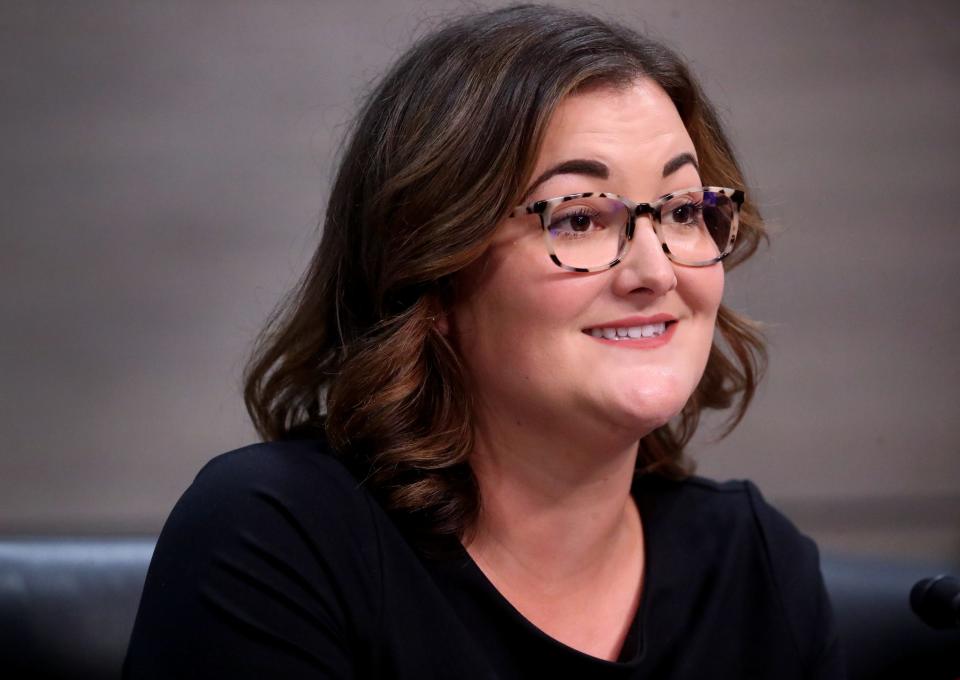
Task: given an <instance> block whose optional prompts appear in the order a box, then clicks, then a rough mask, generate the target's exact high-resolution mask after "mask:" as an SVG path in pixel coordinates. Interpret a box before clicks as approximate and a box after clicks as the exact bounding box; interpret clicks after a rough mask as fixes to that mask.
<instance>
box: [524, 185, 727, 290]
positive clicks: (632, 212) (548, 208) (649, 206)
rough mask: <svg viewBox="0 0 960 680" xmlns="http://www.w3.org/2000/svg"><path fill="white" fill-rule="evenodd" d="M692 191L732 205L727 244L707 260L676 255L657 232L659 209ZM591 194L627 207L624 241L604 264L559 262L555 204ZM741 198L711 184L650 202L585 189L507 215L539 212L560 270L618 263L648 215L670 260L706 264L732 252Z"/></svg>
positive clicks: (602, 268) (593, 269)
mask: <svg viewBox="0 0 960 680" xmlns="http://www.w3.org/2000/svg"><path fill="white" fill-rule="evenodd" d="M694 192H711V193H715V194H719V195H721V196H726V197H728V198H729V199H730V201H731V202H732V203H733V205H734V206H735V208H734V212H733V218H732V219H731V221H730V235H729V237H728V238H727V244H726V247H725V248H724V249H723V250H722V251H721V252H720V254H719V255H717V256H716V257H713V258H710V259H709V260H687V259H685V258H683V257H679V256H677V255H675V254H674V253H671V252H670V248H669V247H668V246H667V243H666V240H665V239H664V237H663V234H661V233H660V208H661V207H663V205H665V204H666V203H667V202H668V201H670V200H672V199H673V198H674V197H676V196H680V195H682V194H687V193H694ZM591 196H596V197H597V198H610V199H613V200H616V201H620V202H621V203H622V204H623V205H624V206H625V207H626V208H627V214H628V215H629V219H628V220H627V223H626V224H625V225H624V229H625V236H626V238H625V239H624V240H623V245H622V246H621V248H620V252H619V253H618V254H617V256H616V257H615V258H614V259H613V260H611V261H610V262H608V263H607V264H604V265H599V266H596V267H572V266H570V265H566V264H564V263H563V262H561V261H560V258H559V257H557V254H556V252H555V251H554V248H553V239H552V238H551V237H550V218H551V216H552V215H553V211H554V209H556V208H557V206H559V205H562V204H563V203H566V202H568V201H575V200H577V199H579V198H589V197H591ZM743 200H744V194H743V191H742V190H741V189H731V188H729V187H712V186H704V187H690V188H689V189H680V190H678V191H674V192H671V193H669V194H664V195H663V196H661V197H660V198H658V199H657V200H656V201H654V202H653V203H636V202H634V201H631V200H630V199H629V198H624V197H623V196H620V195H618V194H613V193H610V192H609V191H602V192H596V191H587V192H584V193H581V194H567V195H565V196H557V197H556V198H547V199H543V200H540V201H534V202H533V203H529V204H527V205H518V206H517V207H516V208H514V209H513V210H512V211H511V212H510V217H511V218H514V217H523V216H525V215H539V216H540V226H541V227H542V228H543V238H544V242H545V243H546V244H547V252H548V253H550V259H551V260H553V263H554V264H555V265H557V266H558V267H560V268H561V269H565V270H567V271H570V272H584V273H586V272H602V271H606V270H607V269H610V268H612V267H616V266H617V265H618V264H620V262H621V261H623V258H624V257H626V255H627V253H628V252H629V250H630V243H631V242H632V241H633V234H634V230H635V229H636V224H637V218H638V217H642V216H643V215H650V218H651V221H652V222H653V228H654V231H655V232H656V234H657V238H658V239H659V240H660V246H661V247H662V248H663V252H664V254H666V256H667V257H668V258H669V259H670V261H671V262H676V263H677V264H681V265H684V266H687V267H707V266H709V265H712V264H716V263H717V262H720V261H721V260H723V259H724V258H725V257H727V256H728V255H729V254H730V253H732V252H733V245H734V243H735V242H736V240H737V228H738V226H739V224H740V207H741V206H742V205H743Z"/></svg>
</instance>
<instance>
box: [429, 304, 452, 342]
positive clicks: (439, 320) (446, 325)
mask: <svg viewBox="0 0 960 680" xmlns="http://www.w3.org/2000/svg"><path fill="white" fill-rule="evenodd" d="M433 327H434V328H436V329H437V331H439V333H440V335H442V336H444V337H447V336H449V335H450V319H448V318H447V312H446V310H442V311H440V312H439V313H437V315H436V316H434V317H433Z"/></svg>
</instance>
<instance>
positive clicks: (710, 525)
mask: <svg viewBox="0 0 960 680" xmlns="http://www.w3.org/2000/svg"><path fill="white" fill-rule="evenodd" d="M650 486H651V487H652V488H653V489H655V491H654V499H655V501H657V502H658V503H659V507H657V508H656V514H659V515H662V518H661V519H660V520H659V521H662V522H664V523H665V524H669V525H670V527H677V526H678V525H679V526H680V527H682V528H681V529H680V530H681V531H684V532H685V534H684V540H686V541H687V542H688V543H689V544H692V545H696V546H697V550H700V551H701V552H702V553H703V556H706V555H712V557H710V558H708V560H707V561H708V562H709V561H712V562H714V563H715V564H723V565H728V566H729V565H736V567H735V569H734V570H732V571H731V572H730V578H734V579H737V580H742V579H749V580H750V581H751V583H752V586H751V590H752V591H753V592H754V593H756V592H759V591H760V589H766V590H768V592H769V593H770V602H769V604H770V606H771V607H773V609H774V610H777V611H779V612H780V616H782V618H783V620H784V621H785V622H786V625H787V627H788V629H789V631H790V637H792V639H793V645H794V646H795V649H796V651H797V653H798V656H799V658H800V659H804V660H805V661H804V663H806V664H809V666H810V667H811V668H813V667H816V666H817V664H821V663H825V662H827V660H830V663H834V661H833V660H834V659H835V657H836V655H837V652H836V644H837V642H836V633H835V630H834V626H833V620H832V613H831V610H830V604H829V601H828V599H827V596H826V590H825V588H824V584H823V578H822V576H821V572H820V556H819V552H818V550H817V546H816V543H814V541H813V540H811V539H810V538H809V537H808V536H806V535H805V534H803V533H802V532H801V531H800V530H799V529H797V527H796V526H795V525H794V524H793V522H791V521H790V519H789V518H787V517H786V516H785V515H784V514H783V513H782V512H780V511H779V510H777V509H776V508H775V507H773V506H772V505H771V504H770V503H768V502H767V500H766V499H765V498H764V497H763V494H761V492H760V490H759V489H758V488H757V486H756V485H755V484H754V483H753V482H751V481H748V480H732V481H725V482H718V481H714V480H710V479H706V478H703V477H696V476H693V477H689V478H687V479H685V480H682V481H678V482H672V481H664V480H660V481H657V482H655V483H653V484H651V485H650ZM683 527H686V528H683ZM663 529H664V530H665V531H670V528H669V527H667V526H664V527H663ZM715 568H716V567H715Z"/></svg>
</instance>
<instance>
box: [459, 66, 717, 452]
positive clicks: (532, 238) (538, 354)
mask: <svg viewBox="0 0 960 680" xmlns="http://www.w3.org/2000/svg"><path fill="white" fill-rule="evenodd" d="M685 155H686V156H685ZM695 158H696V152H695V150H694V147H693V142H692V141H691V139H690V136H689V135H688V134H687V130H686V128H685V127H684V125H683V122H682V121H681V120H680V116H679V115H678V113H677V111H676V108H675V107H674V105H673V103H672V102H671V101H670V99H669V97H668V96H667V95H666V93H665V92H664V91H663V90H662V89H661V88H660V87H659V86H658V85H656V84H655V83H653V82H652V81H650V80H645V79H644V80H639V81H637V82H636V83H634V84H633V85H631V86H629V87H626V88H619V89H613V88H600V89H594V90H590V91H585V92H582V93H578V94H575V95H571V96H570V97H569V98H567V99H566V100H565V101H564V102H563V103H562V104H561V105H560V107H559V108H558V109H557V112H556V114H555V115H554V117H553V119H552V120H551V121H550V123H549V126H548V128H547V132H546V137H545V139H544V143H543V148H542V150H541V152H540V156H539V158H538V159H537V163H536V167H535V169H534V173H533V176H534V177H535V178H540V177H543V176H544V175H545V174H546V175H548V176H547V177H546V178H545V179H544V180H543V181H541V182H540V183H538V184H535V186H532V187H530V192H529V194H528V195H527V196H526V198H525V199H524V202H525V203H528V202H532V201H536V200H540V199H546V198H552V197H555V196H562V195H566V194H572V193H579V192H587V191H610V192H614V193H617V194H620V195H622V196H625V197H627V198H630V199H632V200H634V201H638V202H652V201H653V200H655V199H656V198H657V197H659V196H661V195H663V194H666V193H669V192H671V191H674V190H677V189H684V188H687V187H693V186H700V185H701V184H702V182H701V180H700V177H699V173H698V170H697V166H696V161H695ZM576 160H584V161H590V162H591V164H592V166H588V165H587V164H580V166H581V167H576V164H569V163H567V162H568V161H576ZM562 163H566V164H567V166H568V167H567V169H566V170H562V171H560V172H557V173H555V174H553V173H551V172H549V171H551V170H552V169H556V168H557V167H558V166H559V165H560V164H562ZM591 167H592V169H591ZM603 175H606V176H603ZM459 292H460V293H461V295H460V296H459V300H458V302H457V303H456V304H455V305H454V306H453V307H452V308H451V310H450V312H449V314H448V316H447V321H446V323H447V325H448V326H449V327H450V329H451V332H452V335H453V338H454V342H455V343H456V345H457V347H458V349H459V352H460V356H461V358H462V360H463V362H464V364H465V366H466V367H467V370H468V372H469V374H470V377H471V379H472V388H473V390H474V391H475V393H476V396H477V397H478V398H479V399H478V404H479V407H480V417H481V422H484V421H485V420H486V421H490V422H491V424H494V423H496V422H497V421H498V419H499V420H500V421H501V422H502V419H503V418H509V419H510V422H511V426H514V425H519V426H521V427H525V428H537V427H545V428H553V429H554V430H556V429H557V428H560V429H567V428H569V429H574V430H576V431H586V432H590V431H598V430H597V429H596V428H597V427H600V428H605V429H604V430H603V431H605V432H607V431H612V432H617V433H619V434H629V435H630V436H634V437H636V438H639V437H642V436H643V435H645V434H647V433H648V432H649V431H651V430H652V429H654V428H656V427H659V426H661V425H663V424H665V423H666V422H667V421H668V420H669V419H670V418H671V417H673V416H674V415H676V414H677V413H678V412H679V411H680V410H681V409H682V408H683V406H684V404H685V403H686V401H687V399H688V398H689V397H690V395H691V393H692V392H693V390H694V388H695V387H696V385H697V383H698V382H699V380H700V377H701V375H702V373H703V369H704V366H705V365H706V361H707V357H708V354H709V351H710V345H711V342H712V339H713V331H714V323H715V320H716V314H717V309H718V307H719V305H720V298H721V296H722V293H723V268H722V266H721V265H719V264H715V265H711V266H708V267H699V268H694V267H685V266H682V265H676V264H673V263H672V262H671V261H670V260H668V259H667V257H666V255H664V253H663V251H662V249H661V246H660V243H659V241H658V239H657V236H656V234H655V233H654V230H653V225H652V224H651V222H650V218H649V217H646V216H645V217H643V218H641V219H638V221H637V228H636V233H635V236H634V240H633V243H632V245H631V246H630V250H629V252H628V254H627V255H626V257H625V258H624V260H623V261H622V262H621V263H620V264H619V265H617V266H616V267H614V268H612V269H610V270H607V271H603V272H594V273H573V272H567V271H564V270H561V269H560V268H559V267H557V266H556V265H554V264H553V263H552V262H551V260H550V259H549V256H548V254H547V250H546V247H545V245H544V241H543V233H542V230H541V228H540V224H539V221H538V218H537V217H536V216H524V217H519V218H510V219H507V220H505V221H504V222H503V223H502V224H501V225H500V226H499V227H498V229H497V231H496V233H495V236H494V239H493V243H492V246H491V247H490V249H489V251H488V252H487V253H486V255H485V256H484V258H482V260H481V262H480V263H478V265H477V266H475V267H473V268H472V269H471V270H469V271H468V272H466V273H465V274H464V276H463V278H462V280H461V281H460V286H459ZM658 322H659V323H663V322H666V326H665V328H666V331H665V332H664V333H663V334H662V335H659V336H655V337H641V338H637V339H630V338H629V333H628V337H627V339H623V340H610V339H607V338H605V337H596V333H597V331H596V330H595V329H602V330H601V331H600V332H599V333H600V334H601V336H602V334H603V332H606V333H607V334H610V333H611V331H610V330H607V329H613V332H616V331H617V330H620V333H621V334H622V333H624V332H625V331H624V330H623V329H627V328H634V329H636V328H637V327H641V326H645V325H650V324H656V323H658ZM653 328H654V330H655V331H656V330H659V329H658V328H657V327H656V326H655V325H654V327H653ZM645 330H646V332H647V333H649V332H650V329H645ZM634 334H636V331H634ZM610 428H613V429H612V430H611V429H610Z"/></svg>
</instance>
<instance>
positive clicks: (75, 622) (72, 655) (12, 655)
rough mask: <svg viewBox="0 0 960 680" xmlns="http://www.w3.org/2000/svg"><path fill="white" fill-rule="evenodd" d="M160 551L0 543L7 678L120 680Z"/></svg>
mask: <svg viewBox="0 0 960 680" xmlns="http://www.w3.org/2000/svg"><path fill="white" fill-rule="evenodd" d="M155 544H156V538H155V537H153V536H149V537H111V538H5V539H2V540H0V677H3V678H11V679H13V678H90V679H93V678H119V677H120V667H121V664H122V662H123V657H124V654H125V653H126V647H127V642H128V640H129V638H130V631H131V630H132V628H133V619H134V616H135V615H136V611H137V606H138V605H139V603H140V592H141V591H142V589H143V581H144V578H145V576H146V572H147V565H148V564H149V563H150V557H151V555H152V554H153V548H154V545H155Z"/></svg>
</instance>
